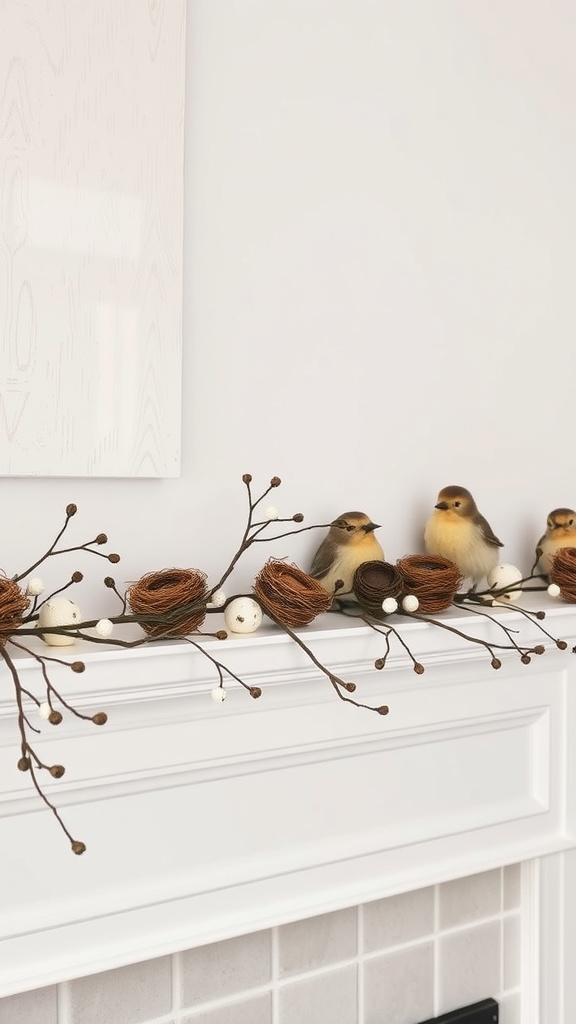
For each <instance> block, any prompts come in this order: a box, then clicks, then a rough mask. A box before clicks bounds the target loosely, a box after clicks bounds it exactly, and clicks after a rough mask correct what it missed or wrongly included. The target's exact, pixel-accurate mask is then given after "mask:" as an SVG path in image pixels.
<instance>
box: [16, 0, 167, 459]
mask: <svg viewBox="0 0 576 1024" xmlns="http://www.w3.org/2000/svg"><path fill="white" fill-rule="evenodd" d="M185 14H186V4H185V0H172V2H171V3H160V4H156V3H142V2H140V0H116V2H115V3H112V4H103V5H102V4H83V3H78V4H75V3H73V4H62V3H60V4H56V6H55V5H54V4H53V3H51V2H49V0H32V2H30V3H25V4H22V3H20V2H19V0H6V2H4V3H3V5H2V49H1V52H0V140H1V141H2V150H1V152H2V157H0V176H1V179H2V187H1V199H2V202H1V212H0V261H1V264H2V272H3V280H4V285H5V287H4V288H3V291H2V295H3V299H4V301H3V302H2V301H0V319H1V320H2V325H3V334H4V338H3V342H4V355H3V360H2V370H1V374H0V451H1V452H2V458H1V460H0V474H3V475H11V476H13V475H17V476H33V475H40V476H106V477H113V476H145V477H158V476H160V477H163V476H170V477H172V476H178V475H179V472H180V449H181V436H180V435H181V424H180V412H181V378H182V373H181V365H182V354H181V347H182V337H181V336H182V258H183V257H182V251H183V215H182V209H183V166H184V155H183V154H184V71H185V60H184V46H185Z"/></svg>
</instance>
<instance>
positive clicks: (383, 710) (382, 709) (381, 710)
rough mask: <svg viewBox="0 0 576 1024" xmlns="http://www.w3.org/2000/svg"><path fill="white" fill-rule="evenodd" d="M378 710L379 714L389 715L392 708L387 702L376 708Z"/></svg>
mask: <svg viewBox="0 0 576 1024" xmlns="http://www.w3.org/2000/svg"><path fill="white" fill-rule="evenodd" d="M376 711H377V712H378V714H379V715H387V714H388V712H389V711H390V708H389V707H388V705H387V704H382V705H381V706H380V707H379V708H376Z"/></svg>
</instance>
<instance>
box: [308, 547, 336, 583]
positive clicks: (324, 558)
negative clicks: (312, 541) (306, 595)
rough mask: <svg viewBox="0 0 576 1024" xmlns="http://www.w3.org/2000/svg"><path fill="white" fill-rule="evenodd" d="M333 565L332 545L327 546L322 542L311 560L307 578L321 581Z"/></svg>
mask: <svg viewBox="0 0 576 1024" xmlns="http://www.w3.org/2000/svg"><path fill="white" fill-rule="evenodd" d="M332 563H333V549H332V545H331V544H330V545H329V544H327V542H326V541H323V542H322V544H321V545H320V547H319V548H318V551H317V552H316V554H315V555H314V558H313V559H312V568H311V569H310V572H309V573H308V575H309V576H313V577H314V579H316V580H322V579H324V577H325V576H326V574H327V573H328V570H329V569H330V567H331V565H332Z"/></svg>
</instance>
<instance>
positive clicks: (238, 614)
mask: <svg viewBox="0 0 576 1024" xmlns="http://www.w3.org/2000/svg"><path fill="white" fill-rule="evenodd" d="M224 622H225V623H226V628H227V629H228V630H230V632H231V633H254V632H255V630H257V629H258V626H259V625H260V623H261V622H262V609H261V607H260V605H259V604H258V602H257V601H254V600H253V599H252V598H251V597H235V598H234V600H233V601H231V602H230V604H229V605H228V607H227V608H226V611H225V612H224Z"/></svg>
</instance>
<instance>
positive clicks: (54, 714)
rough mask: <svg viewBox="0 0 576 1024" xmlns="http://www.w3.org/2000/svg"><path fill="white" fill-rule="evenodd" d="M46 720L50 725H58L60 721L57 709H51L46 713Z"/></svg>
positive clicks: (60, 717) (60, 716)
mask: <svg viewBox="0 0 576 1024" xmlns="http://www.w3.org/2000/svg"><path fill="white" fill-rule="evenodd" d="M48 721H49V722H50V725H60V722H61V721H62V715H61V713H60V712H59V711H51V712H50V714H49V715H48Z"/></svg>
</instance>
